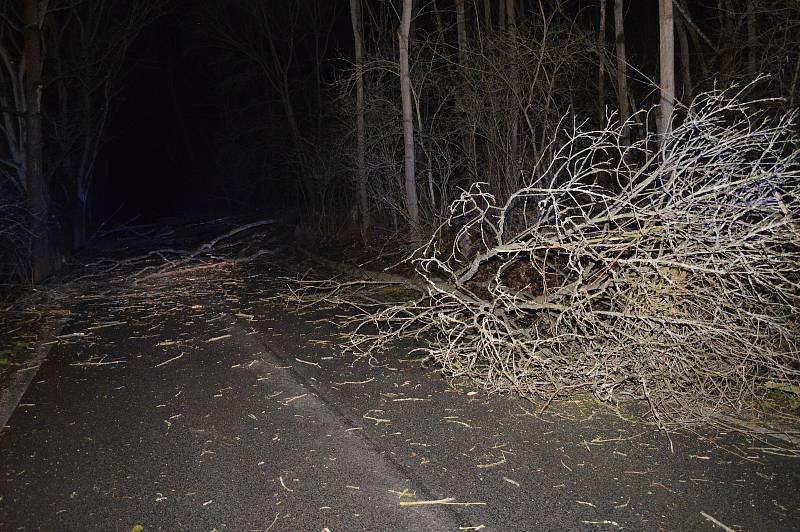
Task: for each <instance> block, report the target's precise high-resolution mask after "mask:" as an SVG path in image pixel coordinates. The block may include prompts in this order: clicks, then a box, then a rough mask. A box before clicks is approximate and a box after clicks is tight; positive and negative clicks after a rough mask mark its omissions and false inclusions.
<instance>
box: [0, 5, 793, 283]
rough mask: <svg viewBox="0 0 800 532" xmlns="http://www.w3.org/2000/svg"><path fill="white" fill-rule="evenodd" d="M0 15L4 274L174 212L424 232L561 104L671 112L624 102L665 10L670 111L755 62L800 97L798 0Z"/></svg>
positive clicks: (526, 162) (601, 114)
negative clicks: (405, 69)
mask: <svg viewBox="0 0 800 532" xmlns="http://www.w3.org/2000/svg"><path fill="white" fill-rule="evenodd" d="M659 3H661V4H662V6H661V11H660V9H659ZM404 4H406V7H410V8H411V11H410V18H409V19H408V27H407V30H404V24H403V16H402V15H403V8H404ZM665 5H669V6H670V8H671V11H672V12H671V14H669V17H670V18H665V14H664V13H665V12H664V11H663V10H664V8H665ZM0 13H1V14H2V17H1V18H0V55H1V57H0V59H2V62H1V63H0V136H1V137H2V139H1V140H0V256H1V257H2V260H0V271H1V272H2V277H3V279H4V282H5V283H9V282H15V283H16V282H20V281H25V280H28V281H30V280H35V281H38V280H41V279H43V278H46V277H47V276H48V275H49V274H50V273H51V272H52V271H54V269H55V268H56V267H57V266H58V263H59V260H60V259H59V257H60V256H63V255H69V254H70V253H72V252H74V251H75V250H77V249H80V248H81V247H83V246H85V245H86V244H87V243H91V242H92V241H94V240H96V239H97V238H99V237H100V236H102V235H103V234H105V233H106V232H107V231H109V230H110V229H112V228H115V227H119V226H124V225H126V224H127V225H130V224H136V223H143V222H148V221H152V220H155V219H159V218H162V217H167V216H175V215H179V214H187V213H194V214H203V215H209V216H212V215H222V214H225V213H231V212H235V213H242V212H252V213H254V214H259V213H267V214H268V215H269V216H280V217H281V218H283V219H284V220H285V221H287V222H289V223H292V224H296V225H298V226H301V227H303V228H304V229H305V230H308V231H312V232H317V233H320V234H326V235H342V238H345V236H347V234H349V235H350V236H351V237H352V235H356V236H357V237H359V238H363V239H364V240H366V241H369V240H374V239H380V238H383V237H382V236H381V235H386V234H407V235H408V237H407V238H408V239H411V240H414V239H415V238H419V237H420V236H424V235H426V234H428V233H429V232H430V231H432V230H433V228H435V227H436V226H437V225H438V224H439V223H440V222H441V221H442V220H443V219H444V218H446V217H447V216H448V213H449V210H448V209H449V206H450V204H451V203H452V201H453V200H455V199H457V198H458V197H459V194H460V193H461V191H462V190H464V189H467V188H469V186H470V184H472V183H475V182H485V183H487V187H488V190H489V191H490V192H491V193H492V194H493V195H494V197H495V198H497V199H498V201H502V199H503V198H506V197H508V196H509V194H511V193H512V192H513V191H515V190H517V189H518V188H519V187H520V186H521V185H522V184H523V183H524V182H525V180H526V179H527V178H528V177H529V175H530V168H532V167H533V166H534V163H535V162H536V161H538V160H540V159H541V158H542V157H546V156H547V153H548V150H550V149H551V148H550V146H552V143H553V142H557V141H558V139H559V135H561V132H562V130H563V129H564V128H563V125H562V123H561V121H562V119H563V118H564V117H565V116H566V115H567V114H569V115H570V116H571V117H574V118H575V120H577V121H578V122H580V123H582V124H584V127H585V128H599V127H603V126H604V124H606V123H607V122H608V121H623V122H624V121H626V120H628V119H629V118H631V117H633V118H631V120H630V122H629V126H628V127H626V128H625V131H624V136H625V138H624V139H623V140H624V141H625V142H629V143H630V142H636V141H637V140H638V139H642V138H644V137H645V136H646V135H647V133H648V132H650V131H653V130H655V129H656V128H657V127H663V124H661V126H659V123H658V120H659V118H658V116H657V113H650V114H636V113H637V111H639V110H643V109H649V108H650V107H651V106H653V105H656V104H658V103H659V99H660V98H662V97H663V94H664V90H663V89H664V83H665V80H664V79H662V77H663V76H662V74H661V72H660V70H659V69H660V68H661V67H662V66H663V65H662V63H663V61H662V60H661V59H660V57H665V56H663V55H662V54H663V52H664V44H663V43H662V42H660V40H659V39H660V35H663V34H664V32H665V31H666V29H669V32H670V33H671V34H672V39H673V43H672V46H673V47H674V51H673V52H672V53H671V54H670V56H671V57H672V58H673V59H674V66H673V68H672V75H673V76H674V82H673V84H674V88H671V89H670V90H671V91H672V93H674V100H675V103H676V105H677V111H676V114H675V116H674V120H675V122H676V123H679V122H680V121H681V120H682V116H683V114H682V111H681V109H682V105H686V104H689V103H690V102H691V101H692V99H693V98H694V97H695V96H696V95H697V94H699V93H701V92H703V91H707V90H710V89H714V88H715V87H729V86H731V85H732V84H736V83H739V84H747V83H749V82H750V81H752V80H753V79H755V78H757V77H758V76H761V75H766V76H769V77H768V78H766V79H765V80H762V81H761V82H760V83H758V84H757V87H756V88H755V89H754V90H755V91H756V93H757V95H758V96H760V97H776V98H781V99H780V100H779V101H774V102H771V103H770V105H771V106H772V108H773V109H774V111H775V112H776V113H778V112H786V111H788V110H791V109H793V108H795V107H796V105H797V101H798V78H799V77H800V46H798V44H800V43H798V41H800V4H798V3H797V2H796V1H793V0H782V1H767V0H697V1H694V0H691V1H690V0H676V1H674V2H665V1H664V0H661V2H659V0H637V1H627V2H626V1H623V0H415V1H413V2H410V1H408V0H406V2H403V1H402V0H353V1H351V2H347V1H345V0H339V1H329V0H300V1H293V0H286V1H283V0H280V1H279V0H271V1H266V0H227V1H217V2H193V1H176V2H167V1H161V0H134V1H131V0H125V1H116V0H50V1H44V0H24V1H16V0H5V1H2V2H0ZM406 33H407V35H406ZM404 42H405V44H407V47H408V65H409V69H410V71H409V75H408V77H407V78H403V76H401V75H400V74H401V70H402V68H401V64H402V61H401V55H402V54H401V51H402V49H403V48H404V46H403V43H404ZM668 53H669V50H668ZM401 79H407V80H408V81H409V84H410V85H409V89H410V91H409V96H410V107H408V108H407V110H408V112H409V113H410V114H409V115H408V117H407V120H406V122H407V123H408V122H410V126H411V127H413V132H412V136H413V137H412V138H413V144H412V145H411V147H412V148H413V152H414V156H415V157H414V159H413V161H411V163H410V166H409V164H408V163H409V160H408V153H409V152H408V150H409V146H408V144H406V145H405V146H404V122H403V97H402V94H401ZM359 95H361V97H359ZM360 116H361V117H363V122H362V121H360V120H359V117H360ZM569 120H570V121H571V120H572V118H570V119H569ZM359 125H361V127H363V129H361V127H360V126H359ZM407 133H408V131H406V134H407ZM406 138H408V137H406ZM409 229H410V231H409Z"/></svg>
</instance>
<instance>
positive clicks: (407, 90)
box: [398, 0, 420, 240]
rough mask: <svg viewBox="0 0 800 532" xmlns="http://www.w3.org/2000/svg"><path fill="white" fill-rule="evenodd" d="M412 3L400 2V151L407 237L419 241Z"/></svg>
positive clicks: (409, 1)
mask: <svg viewBox="0 0 800 532" xmlns="http://www.w3.org/2000/svg"><path fill="white" fill-rule="evenodd" d="M413 4H414V2H413V0H403V14H402V19H401V22H400V33H399V34H398V38H399V44H400V98H401V101H402V107H403V151H404V157H403V162H404V170H405V172H404V180H403V185H404V188H405V196H406V198H405V199H406V211H407V213H408V222H409V236H410V237H411V240H417V239H418V238H419V230H420V227H419V201H418V199H417V180H416V176H415V174H414V167H415V162H414V116H413V112H412V109H411V75H410V72H409V66H408V45H409V34H410V30H411V10H412V8H413Z"/></svg>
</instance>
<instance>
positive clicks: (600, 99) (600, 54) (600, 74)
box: [597, 0, 606, 125]
mask: <svg viewBox="0 0 800 532" xmlns="http://www.w3.org/2000/svg"><path fill="white" fill-rule="evenodd" d="M597 118H598V120H599V122H598V123H599V124H601V125H602V124H603V122H604V121H605V118H606V0H600V22H599V27H598V31H597Z"/></svg>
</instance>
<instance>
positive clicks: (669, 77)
mask: <svg viewBox="0 0 800 532" xmlns="http://www.w3.org/2000/svg"><path fill="white" fill-rule="evenodd" d="M658 8H659V9H658V12H659V52H660V53H659V56H660V71H661V80H660V92H661V99H660V111H661V113H660V115H659V120H658V134H659V137H660V138H661V139H662V140H663V139H664V138H665V137H666V136H667V135H669V133H670V131H671V130H672V112H673V109H674V107H675V21H674V18H673V16H672V0H659V4H658Z"/></svg>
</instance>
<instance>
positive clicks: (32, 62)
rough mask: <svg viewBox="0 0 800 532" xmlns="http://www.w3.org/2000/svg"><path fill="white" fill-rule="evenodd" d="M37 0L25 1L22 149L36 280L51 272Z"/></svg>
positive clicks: (40, 17) (39, 21)
mask: <svg viewBox="0 0 800 532" xmlns="http://www.w3.org/2000/svg"><path fill="white" fill-rule="evenodd" d="M40 10H41V5H40V3H39V0H25V5H24V25H25V27H24V29H23V36H24V37H23V39H24V56H25V69H26V70H25V102H26V105H27V108H26V111H25V126H26V127H25V129H26V139H25V151H26V164H25V171H26V183H27V200H28V201H27V204H28V211H29V213H30V217H31V275H32V280H33V282H34V283H39V282H41V281H43V280H44V279H45V278H47V277H48V276H49V275H50V274H51V273H52V272H53V260H52V257H53V253H52V249H51V247H50V235H49V233H48V227H47V219H48V214H49V198H48V194H47V186H46V183H45V180H44V168H43V158H44V157H43V149H42V112H41V99H42V35H41V33H42V32H41V21H42V18H43V13H42V12H41V11H40Z"/></svg>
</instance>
